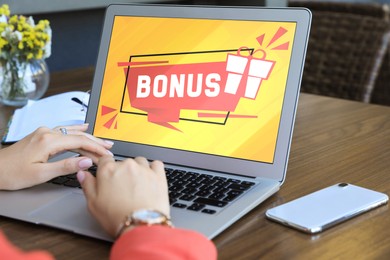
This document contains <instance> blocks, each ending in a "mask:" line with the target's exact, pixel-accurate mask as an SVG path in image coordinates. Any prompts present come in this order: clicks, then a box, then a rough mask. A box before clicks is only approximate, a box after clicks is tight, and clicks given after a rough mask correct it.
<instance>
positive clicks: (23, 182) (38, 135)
mask: <svg viewBox="0 0 390 260" xmlns="http://www.w3.org/2000/svg"><path fill="white" fill-rule="evenodd" d="M59 128H60V127H57V128H55V129H53V130H52V129H49V128H46V127H41V128H38V129H37V130H36V131H34V132H33V133H31V134H30V135H28V136H26V137H25V138H23V139H22V140H20V141H19V142H17V143H15V144H13V145H11V146H9V147H6V148H4V149H1V150H0V162H1V165H2V167H1V168H0V190H2V189H3V190H16V189H22V188H27V187H31V186H34V185H37V184H40V183H43V182H46V181H48V180H50V179H52V178H55V177H57V176H60V175H66V174H70V173H75V172H77V171H78V170H80V169H83V170H85V169H88V168H89V167H90V166H91V165H92V164H93V162H97V161H98V159H99V158H100V157H101V156H103V155H112V153H111V152H110V151H109V150H108V149H110V148H111V147H112V143H111V142H106V141H104V140H101V139H98V138H96V137H93V136H91V135H89V134H87V133H84V131H85V130H86V129H87V128H88V125H87V124H84V125H74V126H66V127H65V128H66V129H67V133H68V134H66V135H64V134H62V133H61V132H60V131H59V130H58V129H59ZM64 151H74V152H77V153H80V154H81V156H80V157H72V158H67V159H63V160H60V161H56V162H50V163H49V162H48V160H49V158H51V157H52V156H53V155H56V154H59V153H61V152H64Z"/></svg>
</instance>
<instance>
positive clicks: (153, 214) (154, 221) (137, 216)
mask: <svg viewBox="0 0 390 260" xmlns="http://www.w3.org/2000/svg"><path fill="white" fill-rule="evenodd" d="M153 225H161V226H168V227H173V225H172V222H171V219H170V218H169V217H168V216H166V215H165V214H164V213H162V212H160V211H157V210H150V209H140V210H136V211H134V212H133V213H132V214H130V215H128V216H126V217H125V219H124V220H123V222H122V223H121V225H120V226H119V227H118V229H117V232H116V235H115V238H118V237H120V236H121V235H122V234H123V233H125V232H128V231H130V230H131V229H133V228H135V227H137V226H153Z"/></svg>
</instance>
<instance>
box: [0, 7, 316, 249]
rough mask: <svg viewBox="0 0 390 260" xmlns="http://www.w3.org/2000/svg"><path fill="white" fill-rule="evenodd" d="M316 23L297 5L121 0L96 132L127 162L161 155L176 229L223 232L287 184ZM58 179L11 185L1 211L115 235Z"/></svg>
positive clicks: (104, 49) (111, 25) (108, 19)
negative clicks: (135, 0) (134, 1)
mask: <svg viewBox="0 0 390 260" xmlns="http://www.w3.org/2000/svg"><path fill="white" fill-rule="evenodd" d="M310 23H311V14H310V12H309V11H308V10H307V9H298V8H297V9H293V8H256V7H250V8H245V7H244V8H238V7H216V6H175V5H111V6H109V7H108V8H107V11H106V16H105V21H104V26H103V31H102V39H101V45H100V50H99V54H98V59H97V65H96V70H95V76H94V80H93V86H92V90H91V96H90V100H89V107H88V111H87V116H86V122H88V123H89V124H90V128H89V130H88V131H89V133H91V134H93V135H95V136H97V137H100V138H104V139H108V140H112V141H113V142H114V146H113V149H112V152H113V153H114V154H115V156H116V157H117V158H118V159H122V158H127V157H135V156H144V157H146V158H148V159H149V160H156V159H158V160H162V161H163V162H164V163H165V165H166V171H167V176H168V179H169V180H170V184H169V192H170V201H171V216H172V221H173V223H174V225H175V226H176V227H180V228H187V229H192V230H196V231H198V232H201V233H203V234H204V235H206V236H207V237H208V238H210V239H211V238H214V237H215V236H217V235H218V234H220V233H221V232H223V230H225V229H226V228H228V227H229V226H231V225H232V224H233V223H234V222H236V221H237V220H239V219H240V218H241V217H242V216H244V215H245V214H246V213H248V212H249V211H250V210H252V209H253V208H254V207H256V206H257V205H259V204H260V203H261V202H263V201H264V200H265V199H267V198H268V197H270V196H271V195H272V194H274V193H276V192H277V191H278V190H279V189H280V187H281V186H282V184H283V183H284V181H285V178H286V171H287V164H288V155H289V150H290V143H291V138H292V132H293V126H294V119H295V113H296V108H297V102H298V96H299V89H300V82H301V77H302V71H303V65H304V60H305V53H306V47H307V42H308V35H309V30H310ZM62 156H67V155H62ZM59 183H60V182H58V183H57V184H53V183H45V184H42V185H39V186H36V187H33V188H30V189H25V190H22V191H16V192H6V191H1V192H0V204H1V207H0V214H1V215H2V216H7V217H11V218H16V219H20V220H24V221H29V222H33V223H37V224H43V225H47V226H52V227H56V228H60V229H64V230H68V231H71V232H75V233H78V234H82V235H86V236H91V237H95V238H99V239H104V240H108V241H111V238H110V237H108V236H107V235H106V234H105V233H104V232H103V230H102V228H101V227H100V226H99V225H98V224H97V223H96V221H95V220H94V219H93V218H92V217H91V216H90V215H89V213H88V211H87V209H86V202H85V199H84V197H83V194H82V190H81V189H74V188H71V187H64V186H62V185H58V184H59ZM69 186H71V185H69ZM194 189H195V190H194ZM26 196H28V197H26ZM26 198H27V199H26ZM129 213H130V212H129Z"/></svg>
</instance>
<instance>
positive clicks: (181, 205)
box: [172, 203, 187, 209]
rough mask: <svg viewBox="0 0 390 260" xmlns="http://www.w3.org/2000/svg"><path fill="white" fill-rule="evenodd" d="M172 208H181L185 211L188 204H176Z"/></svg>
mask: <svg viewBox="0 0 390 260" xmlns="http://www.w3.org/2000/svg"><path fill="white" fill-rule="evenodd" d="M172 206H173V207H175V208H181V209H184V208H186V207H187V205H186V204H182V203H175V204H173V205H172Z"/></svg>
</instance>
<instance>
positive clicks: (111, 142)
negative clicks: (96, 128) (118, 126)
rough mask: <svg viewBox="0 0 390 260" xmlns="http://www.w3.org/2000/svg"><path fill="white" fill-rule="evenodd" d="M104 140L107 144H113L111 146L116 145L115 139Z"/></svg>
mask: <svg viewBox="0 0 390 260" xmlns="http://www.w3.org/2000/svg"><path fill="white" fill-rule="evenodd" d="M104 142H105V143H106V144H109V145H111V146H113V145H114V142H113V141H109V140H104Z"/></svg>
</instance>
